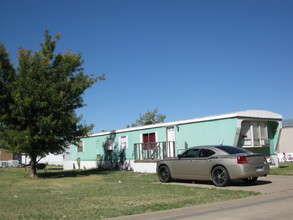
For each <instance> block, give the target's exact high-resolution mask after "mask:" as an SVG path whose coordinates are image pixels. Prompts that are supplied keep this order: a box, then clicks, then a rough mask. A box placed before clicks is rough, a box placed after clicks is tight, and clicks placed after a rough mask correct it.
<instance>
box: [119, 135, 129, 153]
mask: <svg viewBox="0 0 293 220" xmlns="http://www.w3.org/2000/svg"><path fill="white" fill-rule="evenodd" d="M124 138H125V143H123V142H122V141H123V140H124ZM124 144H125V146H123V145H124ZM119 148H120V150H126V149H128V136H127V135H121V136H120V137H119Z"/></svg>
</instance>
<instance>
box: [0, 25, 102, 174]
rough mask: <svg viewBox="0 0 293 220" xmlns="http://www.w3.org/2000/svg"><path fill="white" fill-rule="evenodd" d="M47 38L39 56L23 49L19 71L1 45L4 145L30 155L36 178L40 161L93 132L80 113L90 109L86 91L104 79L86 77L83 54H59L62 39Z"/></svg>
mask: <svg viewBox="0 0 293 220" xmlns="http://www.w3.org/2000/svg"><path fill="white" fill-rule="evenodd" d="M44 36H45V40H44V42H43V43H41V44H40V46H41V50H40V51H36V52H34V53H32V51H31V50H26V49H23V48H20V49H19V53H18V66H17V68H14V66H13V64H12V62H11V61H10V60H9V55H8V53H7V52H6V49H5V47H4V45H3V44H1V43H0V92H1V94H0V103H1V104H0V105H1V106H0V107H1V108H0V140H1V142H0V145H1V147H4V148H6V149H8V150H9V151H11V152H15V153H26V154H27V155H28V156H29V157H30V159H31V176H32V177H35V176H36V175H37V173H36V165H37V157H39V156H44V155H46V154H48V153H53V154H59V153H62V152H64V151H65V147H66V146H67V145H68V144H71V143H77V141H78V140H79V138H80V137H82V136H85V135H87V134H88V132H89V131H90V130H91V129H92V127H93V125H90V126H87V125H85V124H84V123H82V121H81V119H82V118H81V116H77V115H76V114H75V110H76V109H77V108H81V107H83V106H84V105H85V104H84V103H83V98H82V94H83V93H84V91H85V90H86V89H87V88H89V87H91V86H92V85H93V84H94V83H95V82H96V81H98V80H103V79H104V75H101V76H99V77H93V76H92V75H87V74H84V73H83V68H82V67H81V66H82V64H83V60H82V58H81V55H80V54H78V53H71V52H70V51H67V52H65V53H58V54H54V51H55V45H56V42H57V40H58V39H59V38H60V35H59V34H57V35H56V37H55V40H53V39H52V37H51V36H50V35H49V32H48V31H47V30H46V31H45V32H44Z"/></svg>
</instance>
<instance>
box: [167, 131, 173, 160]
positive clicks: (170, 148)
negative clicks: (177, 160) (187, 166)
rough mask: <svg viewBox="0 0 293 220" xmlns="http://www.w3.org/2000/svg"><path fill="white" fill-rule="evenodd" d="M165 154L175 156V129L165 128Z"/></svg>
mask: <svg viewBox="0 0 293 220" xmlns="http://www.w3.org/2000/svg"><path fill="white" fill-rule="evenodd" d="M167 156H168V157H175V129H174V127H169V128H167Z"/></svg>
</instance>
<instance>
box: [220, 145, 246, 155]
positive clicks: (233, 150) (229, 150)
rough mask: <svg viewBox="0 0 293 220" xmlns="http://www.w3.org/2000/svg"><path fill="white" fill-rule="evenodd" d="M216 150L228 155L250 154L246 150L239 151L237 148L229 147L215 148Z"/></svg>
mask: <svg viewBox="0 0 293 220" xmlns="http://www.w3.org/2000/svg"><path fill="white" fill-rule="evenodd" d="M216 148H218V149H221V150H222V151H225V152H226V153H228V154H241V153H250V152H249V151H247V150H244V149H241V148H239V147H230V146H217V147H216Z"/></svg>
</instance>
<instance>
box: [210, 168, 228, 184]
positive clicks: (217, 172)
mask: <svg viewBox="0 0 293 220" xmlns="http://www.w3.org/2000/svg"><path fill="white" fill-rule="evenodd" d="M212 180H213V184H214V185H215V186H226V185H228V184H229V183H230V176H229V173H228V171H227V170H226V169H225V168H224V167H222V166H217V167H215V168H214V169H213V170H212Z"/></svg>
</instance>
